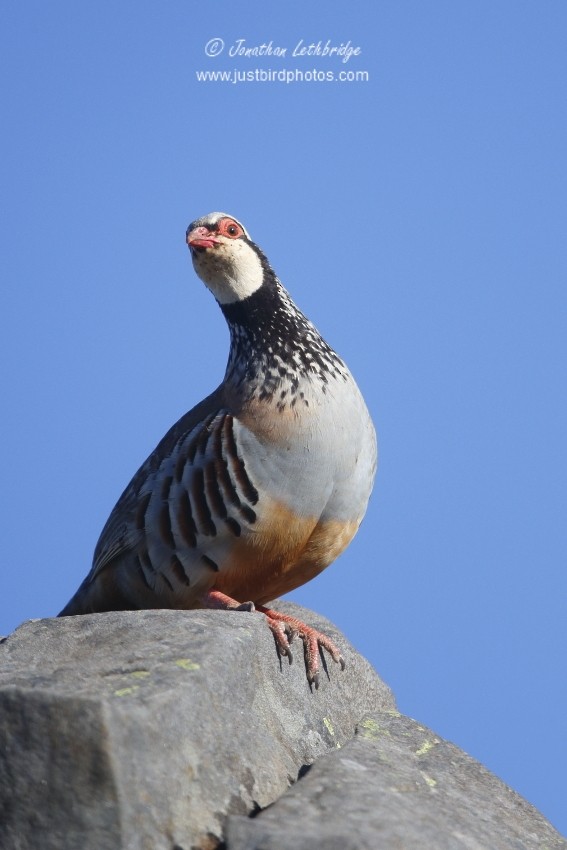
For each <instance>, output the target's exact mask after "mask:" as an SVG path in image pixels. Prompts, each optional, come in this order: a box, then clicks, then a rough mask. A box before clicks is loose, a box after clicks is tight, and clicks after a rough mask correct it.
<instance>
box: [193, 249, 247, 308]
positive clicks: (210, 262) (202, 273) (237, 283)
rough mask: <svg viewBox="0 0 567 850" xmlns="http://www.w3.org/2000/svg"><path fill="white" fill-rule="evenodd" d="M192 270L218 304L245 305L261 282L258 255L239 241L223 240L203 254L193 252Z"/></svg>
mask: <svg viewBox="0 0 567 850" xmlns="http://www.w3.org/2000/svg"><path fill="white" fill-rule="evenodd" d="M193 266H194V268H195V271H196V272H197V274H198V275H199V277H200V278H201V280H202V281H203V283H204V284H206V286H207V287H208V288H209V289H210V290H211V292H212V293H213V295H214V296H215V298H216V299H217V301H218V302H219V304H234V303H235V302H236V301H244V299H245V298H248V297H249V296H250V295H252V293H253V292H256V290H257V289H259V288H260V287H261V286H262V281H263V279H264V270H263V268H262V263H261V262H260V258H259V256H258V254H257V253H256V252H255V251H254V249H253V248H251V247H250V245H248V244H247V243H246V242H244V241H243V240H242V239H234V240H225V239H223V241H222V243H221V244H218V245H216V246H215V247H214V248H210V249H208V250H207V251H206V252H202V253H201V252H196V253H195V254H194V255H193Z"/></svg>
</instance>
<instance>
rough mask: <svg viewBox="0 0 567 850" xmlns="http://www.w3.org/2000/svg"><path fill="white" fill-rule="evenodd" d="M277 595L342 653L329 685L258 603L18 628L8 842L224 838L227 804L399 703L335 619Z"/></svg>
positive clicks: (4, 729) (252, 802)
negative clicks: (252, 609)
mask: <svg viewBox="0 0 567 850" xmlns="http://www.w3.org/2000/svg"><path fill="white" fill-rule="evenodd" d="M278 607H280V608H281V609H282V610H287V611H289V612H292V613H294V614H295V615H296V616H299V617H301V618H302V619H304V620H306V621H307V622H309V623H310V624H311V625H314V626H316V627H318V628H320V629H321V630H323V631H325V632H327V634H329V635H330V636H331V637H332V638H333V639H334V640H335V641H336V642H337V643H338V644H339V645H340V647H341V649H342V650H343V654H344V656H345V659H346V662H347V667H346V670H344V671H341V670H340V668H339V666H338V665H336V664H334V663H333V662H332V661H331V660H330V659H328V661H327V664H328V675H324V674H323V675H322V676H321V686H320V688H319V690H318V691H311V690H310V688H309V685H308V683H307V679H306V675H305V669H304V664H303V658H302V650H301V646H297V648H296V655H297V657H296V659H295V662H294V664H293V665H291V666H289V664H288V662H287V660H286V659H283V660H282V662H281V663H280V661H279V659H278V657H277V654H276V650H275V644H274V640H273V637H272V635H271V633H270V631H269V630H268V628H267V627H266V625H265V621H264V619H263V617H261V616H260V615H258V614H253V613H243V612H222V611H136V612H116V613H107V614H93V615H87V616H80V617H69V618H62V619H49V620H39V621H30V622H27V623H25V624H24V625H23V626H21V627H20V628H19V629H17V630H16V631H15V632H14V633H13V634H12V635H11V636H10V637H9V638H8V639H7V640H5V641H4V642H3V643H2V644H0V847H1V848H2V850H36V848H38V850H39V848H41V850H71V848H72V850H77V848H81V850H91V848H92V850H121V848H127V850H174V848H175V850H190V848H194V847H195V848H196V847H198V848H203V849H204V850H205V848H213V847H215V846H217V844H218V842H219V840H220V839H221V837H222V834H223V827H224V823H225V819H226V816H227V815H230V814H233V815H238V814H239V815H247V814H249V813H251V812H254V811H257V810H259V809H263V808H265V807H266V806H268V805H269V804H271V803H273V802H274V801H275V800H277V799H278V798H279V797H281V795H282V794H284V792H285V791H286V790H287V789H288V788H289V787H290V785H291V784H292V783H294V782H296V780H297V777H298V775H299V774H300V772H301V770H302V768H303V766H304V765H309V764H311V763H312V762H314V761H315V760H316V759H319V758H320V757H321V756H323V755H324V754H325V753H327V752H329V751H331V750H335V749H337V748H338V747H339V746H342V745H344V744H345V743H346V742H347V741H348V740H349V739H350V738H352V736H353V734H354V730H355V727H356V723H357V722H358V721H359V720H360V718H361V717H363V716H364V715H365V714H366V713H368V712H369V711H372V710H375V709H376V708H377V707H378V708H381V709H383V710H388V709H390V710H393V709H394V703H393V700H392V696H391V693H390V691H389V689H388V688H387V687H386V686H385V685H384V684H383V683H382V682H381V681H380V679H379V678H378V676H377V675H376V673H375V672H374V671H373V669H372V668H371V667H370V665H369V664H368V662H367V661H366V660H365V659H363V658H362V657H361V656H360V655H358V654H357V653H356V652H355V651H354V650H353V648H352V647H351V646H350V645H349V644H348V642H347V641H346V640H345V638H344V637H343V636H342V635H341V634H340V633H338V632H337V630H336V629H335V628H334V627H333V626H332V625H331V624H330V623H329V622H328V621H326V620H324V619H323V618H321V617H318V616H317V615H315V614H313V613H312V612H309V611H305V610H303V609H300V608H298V607H297V606H292V605H290V604H280V605H279V606H278ZM337 752H341V753H342V752H343V750H340V751H338V750H337ZM298 787H299V786H298ZM243 820H244V821H245V822H246V821H248V819H247V818H244V819H243ZM258 822H259V821H258ZM249 823H251V824H254V823H255V822H254V821H249Z"/></svg>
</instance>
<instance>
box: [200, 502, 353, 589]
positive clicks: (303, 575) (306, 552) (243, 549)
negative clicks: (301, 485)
mask: <svg viewBox="0 0 567 850" xmlns="http://www.w3.org/2000/svg"><path fill="white" fill-rule="evenodd" d="M269 516H270V519H269V521H268V522H264V523H262V524H261V525H259V527H258V528H254V530H253V531H251V532H250V533H249V534H247V535H246V537H243V538H240V539H239V540H237V541H235V543H234V546H233V549H232V551H231V553H230V556H229V557H228V559H227V561H226V562H225V563H224V564H223V565H222V566H221V571H220V574H219V575H218V576H217V577H216V580H215V582H214V589H215V590H220V591H221V592H222V593H225V594H226V595H227V596H231V597H232V598H233V599H237V600H238V601H240V602H247V601H249V600H251V601H252V602H254V603H256V604H257V605H263V604H264V603H265V602H269V601H270V600H272V599H275V598H276V597H278V596H281V595H282V594H283V593H288V592H289V591H290V590H293V589H294V588H296V587H299V586H300V585H302V584H305V583H306V582H308V581H309V580H310V579H312V578H314V577H315V576H316V575H318V574H319V573H320V572H321V571H322V570H324V569H325V567H327V566H329V564H330V563H332V561H334V560H335V558H337V557H338V556H339V555H340V554H341V552H342V551H343V550H344V549H345V548H346V547H347V546H348V544H349V543H350V541H351V540H352V538H353V537H354V535H355V534H356V531H357V529H358V526H359V524H360V523H359V522H358V521H357V522H355V521H349V522H345V521H342V522H341V521H338V520H326V521H321V520H318V519H314V518H298V517H297V516H296V515H295V514H294V513H292V512H291V511H290V510H289V509H287V508H285V507H283V506H282V505H278V506H277V508H275V509H272V510H270V512H269Z"/></svg>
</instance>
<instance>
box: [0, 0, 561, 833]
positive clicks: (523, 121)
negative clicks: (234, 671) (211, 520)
mask: <svg viewBox="0 0 567 850" xmlns="http://www.w3.org/2000/svg"><path fill="white" fill-rule="evenodd" d="M265 7H266V4H265V3H260V2H256V0H249V2H248V3H247V4H240V5H236V4H230V3H227V2H225V0H220V2H218V3H216V4H214V5H213V6H211V7H202V6H196V5H195V4H194V3H192V2H190V0H169V2H168V3H167V4H163V3H149V2H136V3H134V2H131V0H123V2H121V3H119V4H117V3H111V2H108V0H102V2H101V1H100V0H99V2H97V3H96V4H94V3H91V4H77V3H71V2H68V0H59V1H58V0H54V2H52V3H49V4H46V3H40V2H27V0H23V1H22V2H21V3H18V4H12V5H11V6H9V7H7V6H5V7H4V8H3V10H2V12H1V19H0V29H1V34H0V37H1V39H2V42H3V44H2V45H1V50H0V62H1V63H2V65H3V74H2V80H3V81H2V86H3V89H4V91H3V98H2V103H3V118H4V127H5V130H4V133H3V136H2V140H1V142H0V145H1V148H2V151H1V163H2V190H1V191H2V197H3V200H4V204H3V223H2V228H1V232H0V239H1V241H2V246H1V253H0V257H1V260H0V262H1V264H2V278H3V286H2V291H1V296H0V297H1V299H2V303H1V306H0V310H1V313H0V315H1V316H2V325H3V333H2V339H1V345H2V367H3V381H2V385H3V397H4V404H3V416H2V443H3V445H4V447H5V452H4V474H3V488H2V489H3V511H2V514H3V518H4V530H3V534H2V538H1V542H0V547H1V556H0V557H1V560H0V564H1V572H0V632H1V633H4V634H6V633H8V632H9V631H10V630H12V629H13V628H15V627H16V626H17V625H18V624H19V623H20V622H22V621H23V620H25V619H28V618H32V617H47V616H52V615H54V614H55V613H56V612H57V611H58V610H59V609H60V608H61V607H62V605H63V604H64V603H65V602H66V601H67V599H68V598H69V597H70V595H71V594H72V592H73V591H74V590H75V589H76V587H77V586H78V584H79V582H80V580H81V579H82V578H83V577H84V575H85V574H86V572H87V571H88V569H89V566H90V561H91V556H92V550H93V548H94V545H95V543H96V540H97V537H98V534H99V533H100V530H101V528H102V525H103V524H104V522H105V520H106V518H107V516H108V513H109V512H110V510H111V508H112V506H113V505H114V502H115V501H116V499H117V497H118V496H119V494H120V492H121V491H122V489H123V487H124V486H125V485H126V483H127V482H128V481H129V479H130V477H131V475H132V474H133V473H134V471H135V470H136V469H137V467H138V466H139V464H140V463H141V461H142V460H144V458H145V457H146V456H147V454H148V453H149V451H150V450H151V449H152V448H153V447H154V445H155V444H156V443H157V441H158V440H159V438H160V437H161V436H162V435H163V433H164V432H165V430H166V429H167V428H168V427H169V426H170V425H171V424H172V423H173V422H174V421H175V420H176V419H177V418H178V417H179V416H180V415H181V414H182V413H183V412H185V411H186V410H187V409H189V408H190V407H192V406H193V404H195V403H196V402H197V401H199V400H200V399H201V398H203V396H204V395H205V394H207V393H208V392H209V391H210V390H211V389H212V388H213V387H214V386H216V384H217V383H218V381H219V380H220V378H221V377H222V374H223V371H224V366H225V362H226V355H227V344H228V335H227V331H226V327H225V325H224V321H223V318H222V315H221V313H220V311H219V310H218V308H217V306H216V305H215V303H214V301H213V299H212V298H211V296H210V294H209V293H208V292H207V291H206V290H205V288H204V287H203V286H202V284H201V283H200V282H199V281H198V279H197V278H196V277H195V275H194V272H193V270H192V268H191V264H190V260H189V256H188V252H187V249H186V247H185V244H184V232H185V228H186V225H187V224H188V222H189V221H191V220H192V219H194V218H196V217H198V216H200V215H202V214H204V213H207V212H210V211H211V210H214V209H223V210H226V211H228V212H230V213H231V214H233V215H235V216H236V217H238V218H239V219H240V220H242V221H243V222H244V223H245V225H246V226H247V228H248V229H249V231H250V232H251V234H252V235H253V237H254V238H255V239H256V241H257V242H258V243H259V244H260V245H261V246H262V247H263V249H264V250H265V251H266V253H267V254H268V256H269V258H270V260H271V262H272V264H273V265H274V267H275V269H276V271H277V273H278V274H279V276H280V277H281V279H282V280H283V282H284V284H285V285H286V287H287V288H288V289H289V290H290V291H291V293H292V295H293V296H294V298H295V299H296V301H297V302H298V304H299V305H300V306H301V308H302V309H303V310H304V312H306V313H307V315H309V317H310V318H311V319H312V320H313V321H314V322H315V323H316V324H317V325H318V327H319V329H320V330H321V331H322V332H323V334H324V335H325V337H326V338H327V339H328V341H329V342H330V343H331V344H332V345H333V346H334V347H335V348H336V349H337V350H338V351H339V352H340V353H341V355H342V356H343V357H344V358H345V359H346V360H347V362H348V364H349V366H350V367H351V369H352V371H353V372H354V373H355V375H356V376H357V378H358V381H359V384H360V386H361V388H362V389H363V392H364V393H365V396H366V398H367V400H368V404H369V407H370V409H371V412H372V415H373V417H374V420H375V422H376V427H377V430H378V434H379V440H380V451H381V457H380V467H379V472H378V477H377V481H376V486H375V491H374V495H373V498H372V501H371V505H370V509H369V512H368V515H367V518H366V520H365V522H364V524H363V526H362V528H361V530H360V533H359V535H358V537H357V538H356V540H355V541H354V543H353V544H352V545H351V547H350V548H349V550H348V551H347V552H346V553H345V554H344V555H343V556H342V557H341V558H340V559H339V561H337V562H336V563H335V564H334V565H333V566H332V567H330V568H329V569H328V570H327V571H325V572H324V573H323V574H322V575H321V576H320V577H319V578H318V579H316V580H315V581H313V582H312V583H310V584H309V585H307V586H305V587H303V588H301V589H299V590H298V591H296V592H295V593H294V594H293V595H292V598H293V599H294V600H296V601H297V602H300V603H301V604H304V605H307V606H309V607H312V608H314V609H316V610H317V611H319V612H321V613H323V614H325V615H326V616H328V617H329V618H330V619H331V620H333V621H334V622H336V623H337V625H338V626H339V627H340V628H341V629H342V630H343V631H344V632H345V634H346V635H347V637H348V638H349V639H350V640H351V641H352V642H353V643H354V644H355V645H356V646H357V648H358V649H359V650H360V651H361V652H362V653H363V654H364V655H366V656H367V657H368V658H369V659H370V660H371V662H372V663H373V664H374V666H375V667H376V669H377V670H378V672H379V673H380V674H381V675H382V676H383V678H384V679H385V680H386V681H387V682H388V683H389V684H390V685H391V686H392V688H393V690H394V692H395V694H396V697H397V699H398V702H399V706H400V709H401V710H402V711H403V712H404V713H407V714H409V715H411V716H412V717H415V718H416V719H418V720H420V721H421V722H423V723H425V724H427V725H429V726H431V727H432V728H433V729H434V730H435V731H436V732H438V733H439V734H440V735H443V736H444V737H446V738H449V739H450V740H452V741H454V742H455V743H456V744H458V745H459V746H461V747H462V748H463V749H465V750H466V751H468V752H469V753H471V754H472V755H473V756H475V757H476V758H478V759H479V760H480V761H482V762H483V763H484V764H486V765H487V766H488V767H489V768H490V769H492V770H493V771H495V772H496V773H497V774H498V775H499V776H501V777H502V778H503V779H504V780H505V781H506V782H507V783H508V784H509V785H511V786H512V787H513V788H514V789H516V790H517V791H519V792H520V793H521V794H523V795H524V796H525V797H526V798H527V799H528V800H529V801H530V802H532V803H534V804H535V805H536V806H537V807H538V808H540V809H541V810H542V812H543V813H544V814H545V815H546V816H547V817H548V818H549V819H550V820H551V821H552V823H554V825H555V826H556V827H557V828H558V829H560V830H561V831H562V832H563V833H567V808H566V807H565V792H566V789H565V762H566V760H567V729H566V720H565V718H566V717H567V695H566V687H565V673H564V666H565V660H564V659H565V654H566V652H565V651H566V648H567V640H566V638H567V626H566V618H565V600H566V591H567V587H566V584H567V579H566V575H567V570H566V553H567V523H566V508H567V485H566V480H567V452H566V448H565V434H566V433H567V403H566V393H565V389H566V379H567V375H566V372H567V342H566V338H567V334H566V317H567V295H566V271H567V268H566V267H567V263H566V259H567V249H566V239H565V224H566V221H567V210H566V205H567V203H566V197H567V191H566V190H567V186H566V179H565V178H566V171H567V168H566V156H565V151H566V150H567V138H566V136H567V133H566V130H567V120H566V98H565V90H566V84H567V51H566V50H565V34H566V27H567V6H566V5H565V3H564V2H563V0H545V2H535V0H533V2H525V0H523V2H521V1H520V2H518V0H514V2H512V0H509V1H508V0H496V2H494V0H490V2H488V0H475V1H474V2H459V3H455V2H454V0H446V2H442V1H441V0H433V2H430V3H420V2H416V0H414V2H404V0H388V2H374V0H372V2H371V0H366V1H365V2H359V3H356V4H347V3H338V2H336V0H330V2H329V0H328V2H326V3H322V2H320V0H313V2H310V3H308V4H305V3H303V2H299V0H288V2H285V3H281V4H273V5H272V4H270V11H269V13H267V12H266V11H265ZM211 39H222V40H223V42H224V49H223V51H222V52H221V53H220V54H218V55H216V56H213V57H209V56H207V55H206V53H205V46H206V45H207V44H208V43H209V42H210V41H211ZM239 39H244V42H245V45H246V46H249V47H254V46H259V45H261V44H263V43H266V44H267V43H270V42H272V45H273V46H274V47H276V46H277V47H280V48H285V49H286V55H285V56H276V55H274V54H272V55H271V56H257V57H245V56H232V57H231V56H230V55H229V54H230V52H231V47H232V46H233V45H235V44H236V43H237V42H238V40H239ZM301 40H302V41H303V44H304V45H309V44H311V43H315V44H316V43H318V42H321V44H322V46H323V45H325V44H326V43H327V42H329V43H330V45H331V46H337V47H338V46H340V45H341V44H348V43H349V42H350V44H351V46H352V47H359V48H360V53H359V54H358V55H356V56H351V57H350V59H349V60H348V61H347V62H343V61H342V57H338V56H332V57H330V56H326V57H325V56H295V57H294V56H293V55H292V53H293V50H294V48H295V47H296V46H297V45H298V44H299V42H300V41H301ZM256 69H258V70H259V71H263V72H264V76H265V75H266V72H267V71H268V70H271V71H273V72H276V71H282V70H286V71H290V72H292V73H293V74H294V75H296V72H297V71H299V72H301V73H302V74H303V80H295V79H294V81H293V82H289V83H285V82H281V81H279V80H277V79H275V80H269V81H256V80H254V81H251V82H236V83H233V82H222V81H217V82H214V81H208V82H206V81H198V80H197V76H196V72H197V71H219V70H224V71H228V72H230V73H234V72H235V71H237V72H238V73H239V75H242V72H244V71H249V72H255V71H256ZM344 70H346V71H358V72H360V71H364V72H366V77H367V78H366V79H361V80H358V81H344V82H343V81H340V80H338V79H337V77H338V75H339V73H340V72H341V71H344ZM329 72H332V74H333V75H335V79H333V80H332V81H330V80H317V79H310V77H313V76H316V75H321V74H327V73H329Z"/></svg>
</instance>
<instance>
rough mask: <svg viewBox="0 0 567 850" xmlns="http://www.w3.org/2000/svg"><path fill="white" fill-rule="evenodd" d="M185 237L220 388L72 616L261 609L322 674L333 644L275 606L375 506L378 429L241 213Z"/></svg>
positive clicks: (129, 507)
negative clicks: (216, 334) (220, 330)
mask: <svg viewBox="0 0 567 850" xmlns="http://www.w3.org/2000/svg"><path fill="white" fill-rule="evenodd" d="M187 243H188V245H189V249H190V251H191V257H192V260H193V265H194V267H195V271H196V272H197V274H198V275H199V277H200V278H201V280H203V281H204V283H205V284H206V285H207V287H208V288H209V289H210V290H211V292H212V293H213V295H214V297H215V298H216V300H217V301H218V303H219V305H220V308H221V310H222V312H223V313H224V316H225V318H226V320H227V322H228V326H229V329H230V353H229V357H228V365H227V368H226V374H225V376H224V380H223V381H222V383H221V385H220V386H219V387H218V388H217V389H216V390H215V391H214V392H213V393H212V394H211V395H210V396H208V398H206V399H205V400H204V401H202V402H201V403H200V404H198V405H197V406H196V407H195V408H193V410H191V411H189V413H186V414H185V416H183V417H182V418H181V419H180V420H179V422H177V423H176V424H175V425H174V426H173V427H172V428H171V429H170V431H168V433H167V434H166V435H165V437H164V438H163V439H162V441H161V442H160V443H159V445H158V446H157V448H156V449H155V451H153V452H152V454H151V455H150V456H149V458H148V459H147V460H146V462H145V463H144V464H143V466H142V467H141V468H140V469H139V470H138V472H137V473H136V475H135V476H134V478H133V479H132V481H131V482H130V484H129V485H128V487H127V488H126V490H125V491H124V493H123V494H122V496H121V497H120V499H119V500H118V502H117V504H116V506H115V508H114V510H113V511H112V513H111V514H110V517H109V519H108V521H107V523H106V525H105V526H104V528H103V530H102V534H101V536H100V539H99V541H98V543H97V546H96V549H95V553H94V559H93V566H92V569H91V571H90V573H89V574H88V576H87V577H86V579H85V580H84V581H83V583H82V584H81V586H80V588H79V589H78V591H77V592H76V594H75V595H74V596H73V598H72V599H71V601H70V602H69V603H68V604H67V605H66V606H65V608H64V609H63V611H61V614H60V616H67V615H71V614H86V613H91V612H95V611H113V610H123V609H138V608H201V607H206V608H211V607H214V608H225V609H228V608H231V609H242V610H257V611H259V612H261V613H262V614H263V615H265V617H266V618H267V622H268V625H269V626H270V628H271V630H272V632H273V634H274V636H275V639H276V643H277V646H278V649H279V652H280V653H281V654H282V655H288V656H289V657H290V659H291V653H290V648H289V641H290V640H291V639H292V637H293V636H294V635H296V634H298V635H299V636H300V637H301V638H302V640H303V642H304V645H305V655H306V666H307V676H308V679H309V681H310V683H315V685H317V683H318V668H319V647H325V648H326V649H327V650H328V651H329V652H330V654H331V656H332V658H333V659H334V660H335V661H338V662H340V663H341V665H343V666H344V662H343V660H342V657H341V655H340V652H339V650H338V649H337V647H336V646H335V645H334V644H333V642H332V641H331V640H330V639H329V638H327V637H326V636H325V635H322V634H321V633H319V632H316V631H315V630H314V629H311V628H310V627H308V626H306V625H305V624H304V623H301V622H299V621H298V620H295V619H294V618H291V617H289V616H286V615H283V614H281V613H279V612H276V611H273V610H271V609H269V608H265V607H264V605H265V603H266V602H268V601H269V600H271V599H274V598H276V597H278V596H280V595H281V594H283V593H287V592H288V591H290V590H293V589H294V588H296V587H298V586H299V585H302V584H304V583H305V582H307V581H309V580H310V579H312V578H313V577H314V576H316V575H317V574H318V573H320V572H321V570H324V569H325V567H327V566H328V565H329V564H330V563H331V562H332V561H334V559H335V558H336V557H337V556H338V555H339V554H340V553H341V552H342V551H343V549H344V548H345V547H346V546H347V545H348V543H349V542H350V541H351V539H352V538H353V536H354V535H355V533H356V531H357V529H358V526H359V525H360V522H361V520H362V518H363V516H364V513H365V511H366V506H367V503H368V498H369V496H370V492H371V490H372V485H373V481H374V473H375V469H376V436H375V433H374V427H373V425H372V421H371V419H370V416H369V414H368V410H367V409H366V405H365V403H364V400H363V398H362V395H361V394H360V391H359V389H358V387H357V385H356V383H355V381H354V379H353V377H352V375H351V374H350V372H349V370H348V369H347V367H346V366H345V364H344V362H343V361H342V360H341V358H340V357H339V356H338V355H337V354H336V353H335V352H334V351H333V349H332V348H330V347H329V346H328V345H327V343H326V342H325V341H324V340H323V339H322V337H321V336H320V335H319V333H318V332H317V330H316V329H315V327H314V326H313V325H312V324H311V322H309V321H308V320H307V319H306V318H305V316H304V315H303V314H302V313H301V312H300V311H299V310H298V308H297V307H296V306H295V304H294V303H293V301H292V300H291V298H290V296H289V295H288V293H287V292H286V290H285V289H284V288H283V286H282V285H281V283H280V281H279V280H278V278H277V277H276V275H275V274H274V272H273V270H272V268H271V266H270V264H269V263H268V260H267V259H266V257H265V256H264V254H263V253H262V251H261V250H260V249H259V248H258V246H257V245H256V244H255V243H254V242H253V241H252V240H251V239H250V237H249V235H248V233H247V232H246V230H245V229H244V227H243V226H242V224H240V222H238V221H237V220H236V219H234V218H232V217H231V216H228V215H226V214H225V213H211V214H210V215H207V216H205V217H204V218H200V219H198V220H197V221H195V222H193V224H191V225H190V226H189V228H188V230H187Z"/></svg>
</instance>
